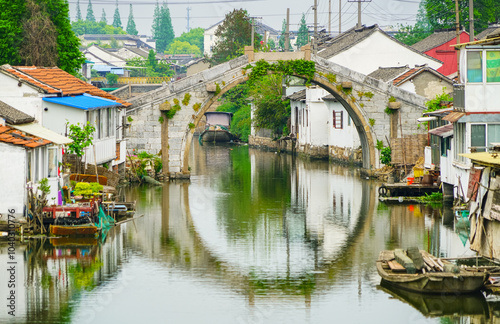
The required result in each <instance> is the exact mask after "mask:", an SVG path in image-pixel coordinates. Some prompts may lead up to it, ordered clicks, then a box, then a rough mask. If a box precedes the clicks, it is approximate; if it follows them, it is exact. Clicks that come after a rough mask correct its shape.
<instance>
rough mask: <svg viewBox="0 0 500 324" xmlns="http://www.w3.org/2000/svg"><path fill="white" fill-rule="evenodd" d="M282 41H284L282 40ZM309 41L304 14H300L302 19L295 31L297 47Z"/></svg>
mask: <svg viewBox="0 0 500 324" xmlns="http://www.w3.org/2000/svg"><path fill="white" fill-rule="evenodd" d="M283 43H284V41H283ZM307 43H309V29H308V28H307V24H306V16H305V15H304V14H302V19H301V20H300V27H299V31H298V33H297V42H296V44H297V49H300V48H301V47H302V46H304V45H306V44H307Z"/></svg>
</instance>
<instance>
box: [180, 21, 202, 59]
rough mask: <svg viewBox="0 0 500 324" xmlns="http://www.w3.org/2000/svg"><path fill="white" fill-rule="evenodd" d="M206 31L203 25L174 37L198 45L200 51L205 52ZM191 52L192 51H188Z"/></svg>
mask: <svg viewBox="0 0 500 324" xmlns="http://www.w3.org/2000/svg"><path fill="white" fill-rule="evenodd" d="M204 33H205V30H204V29H203V28H201V27H198V28H192V29H191V30H190V31H189V32H187V33H186V32H184V33H182V34H181V36H179V37H176V38H174V42H175V41H179V42H187V43H189V44H190V45H192V46H196V47H197V48H198V49H199V52H200V53H203V50H204V45H203V38H204ZM188 54H190V53H188Z"/></svg>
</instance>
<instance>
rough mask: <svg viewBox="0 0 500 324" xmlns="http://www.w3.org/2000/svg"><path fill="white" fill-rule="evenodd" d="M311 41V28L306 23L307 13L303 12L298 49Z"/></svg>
mask: <svg viewBox="0 0 500 324" xmlns="http://www.w3.org/2000/svg"><path fill="white" fill-rule="evenodd" d="M307 43H309V29H308V28H307V24H306V15H304V14H302V19H300V27H299V31H298V33H297V42H296V44H297V49H300V48H301V47H302V46H304V45H306V44H307Z"/></svg>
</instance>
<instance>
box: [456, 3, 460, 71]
mask: <svg viewBox="0 0 500 324" xmlns="http://www.w3.org/2000/svg"><path fill="white" fill-rule="evenodd" d="M459 14H460V13H459V11H458V0H455V21H456V33H457V45H458V44H460V16H459ZM457 80H460V48H459V47H458V50H457Z"/></svg>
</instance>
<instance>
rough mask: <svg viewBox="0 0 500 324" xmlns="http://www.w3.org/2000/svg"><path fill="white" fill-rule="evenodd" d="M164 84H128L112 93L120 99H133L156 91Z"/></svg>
mask: <svg viewBox="0 0 500 324" xmlns="http://www.w3.org/2000/svg"><path fill="white" fill-rule="evenodd" d="M162 86H165V85H162V84H130V85H129V84H127V85H124V86H122V87H120V88H119V89H116V90H115V91H112V92H110V93H111V94H112V95H113V96H116V97H118V98H120V99H123V100H127V99H130V98H132V97H136V96H139V95H142V94H145V93H147V92H149V91H153V90H156V89H158V88H161V87H162Z"/></svg>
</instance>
